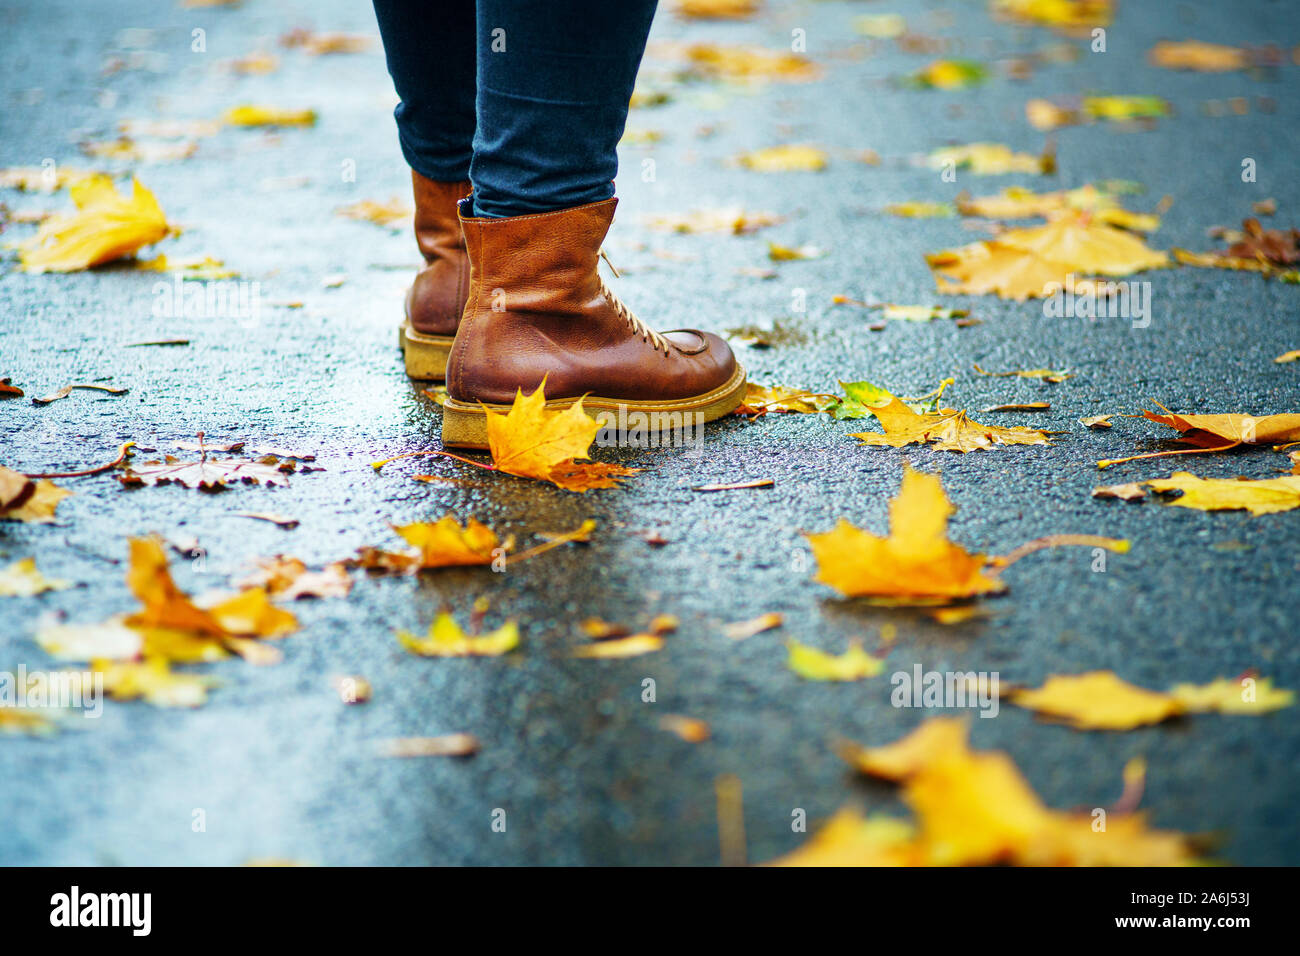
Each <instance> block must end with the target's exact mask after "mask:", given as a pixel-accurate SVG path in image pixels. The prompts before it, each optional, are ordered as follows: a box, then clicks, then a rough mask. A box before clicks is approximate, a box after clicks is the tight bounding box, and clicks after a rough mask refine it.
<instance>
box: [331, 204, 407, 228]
mask: <svg viewBox="0 0 1300 956" xmlns="http://www.w3.org/2000/svg"><path fill="white" fill-rule="evenodd" d="M334 211H335V212H336V213H337V214H338V215H340V216H342V217H343V218H344V219H357V220H360V221H362V222H373V223H374V224H375V225H377V226H387V227H388V228H390V229H396V228H397V227H399V226H406V225H407V224H408V223H410V221H411V216H412V214H413V213H412V210H411V207H410V206H408V205H407V204H406V203H405V202H404V201H403V200H401V199H398V198H396V197H394V198H392V199H390V200H388V202H386V203H381V202H375V201H374V200H371V199H361V200H358V201H357V202H354V203H348V204H347V205H346V206H339V207H338V209H336V210H334Z"/></svg>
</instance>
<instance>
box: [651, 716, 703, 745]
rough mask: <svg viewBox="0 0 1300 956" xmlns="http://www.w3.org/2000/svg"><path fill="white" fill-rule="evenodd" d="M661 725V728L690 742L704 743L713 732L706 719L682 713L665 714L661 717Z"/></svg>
mask: <svg viewBox="0 0 1300 956" xmlns="http://www.w3.org/2000/svg"><path fill="white" fill-rule="evenodd" d="M659 727H660V729H661V730H666V731H668V732H669V733H672V734H676V735H677V736H678V737H680V738H681V739H682V740H684V741H686V742H687V743H688V744H698V743H703V742H704V741H706V740H708V739H709V737H710V736H711V735H712V733H713V731H712V729H711V728H710V727H709V725H708V723H707V722H706V721H703V720H699V719H698V718H695V717H686V716H683V715H682V714H664V715H663V716H662V717H660V718H659Z"/></svg>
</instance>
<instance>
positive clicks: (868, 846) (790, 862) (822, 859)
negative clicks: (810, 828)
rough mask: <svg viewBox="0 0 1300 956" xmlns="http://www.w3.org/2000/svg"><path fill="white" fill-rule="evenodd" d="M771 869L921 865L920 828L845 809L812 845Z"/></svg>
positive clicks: (815, 834) (771, 863) (832, 819)
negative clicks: (917, 836) (918, 837)
mask: <svg viewBox="0 0 1300 956" xmlns="http://www.w3.org/2000/svg"><path fill="white" fill-rule="evenodd" d="M766 865H767V866H920V865H921V861H920V853H919V851H918V849H917V847H916V829H915V827H913V826H912V824H910V823H907V822H906V821H903V820H896V819H894V818H893V817H885V816H872V817H864V816H863V815H862V813H861V811H859V810H857V809H856V808H854V807H844V808H842V809H840V810H838V811H837V812H836V813H835V815H834V816H832V817H831V818H830V819H829V820H827V821H826V823H825V824H823V825H822V826H821V828H820V829H818V830H817V832H816V833H814V834H813V835H812V837H810V838H809V840H808V842H807V843H805V844H804V845H803V846H801V847H799V848H798V849H797V850H794V851H792V852H790V853H787V854H786V855H785V856H782V857H779V858H778V859H775V860H772V861H771V862H770V863H768V864H766Z"/></svg>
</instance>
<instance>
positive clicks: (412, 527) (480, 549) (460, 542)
mask: <svg viewBox="0 0 1300 956" xmlns="http://www.w3.org/2000/svg"><path fill="white" fill-rule="evenodd" d="M393 530H394V531H396V532H397V533H398V534H399V535H401V536H402V537H403V538H405V539H406V541H407V542H408V543H409V544H411V545H413V546H415V547H416V548H418V549H419V552H420V559H419V560H420V565H419V566H420V567H421V568H445V567H452V566H464V565H474V564H491V563H492V561H493V560H494V559H495V558H496V557H497V556H498V555H499V554H504V553H505V552H506V551H509V550H510V548H511V547H512V546H513V544H514V539H513V538H510V539H508V540H507V541H505V542H502V541H501V540H500V539H499V538H498V537H497V535H496V532H495V531H493V530H492V529H491V528H489V527H488V526H487V525H485V524H482V523H481V522H479V521H478V520H476V519H474V518H470V519H469V520H468V521H466V522H465V525H464V526H463V527H462V526H461V523H460V521H458V520H457V518H456V516H455V515H454V514H451V513H448V514H445V515H443V516H442V518H440V519H439V520H438V521H436V522H428V521H419V522H415V523H414V524H406V525H399V526H394V528H393Z"/></svg>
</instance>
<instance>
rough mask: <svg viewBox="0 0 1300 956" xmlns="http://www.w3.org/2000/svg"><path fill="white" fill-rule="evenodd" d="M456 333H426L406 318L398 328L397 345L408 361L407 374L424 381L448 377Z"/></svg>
mask: <svg viewBox="0 0 1300 956" xmlns="http://www.w3.org/2000/svg"><path fill="white" fill-rule="evenodd" d="M455 340H456V337H455V336H454V335H425V334H424V333H423V332H417V331H415V329H413V328H412V327H411V320H410V319H406V320H405V321H403V322H402V324H401V325H400V326H398V329H397V345H398V347H399V348H401V350H402V357H403V359H404V360H405V362H406V374H407V376H408V377H410V378H414V379H418V380H419V381H422V382H441V381H443V380H444V379H446V377H447V357H448V356H449V355H451V343H452V342H454V341H455Z"/></svg>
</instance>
